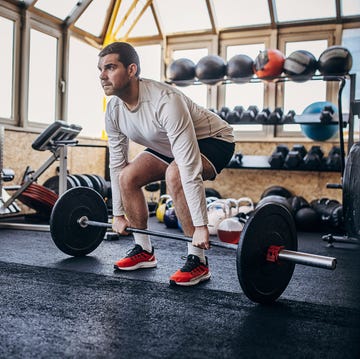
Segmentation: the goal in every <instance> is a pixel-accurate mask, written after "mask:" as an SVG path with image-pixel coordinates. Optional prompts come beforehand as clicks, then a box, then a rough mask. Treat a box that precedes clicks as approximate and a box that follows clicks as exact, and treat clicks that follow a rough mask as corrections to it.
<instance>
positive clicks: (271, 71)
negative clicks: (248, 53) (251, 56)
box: [254, 49, 285, 79]
mask: <svg viewBox="0 0 360 359" xmlns="http://www.w3.org/2000/svg"><path fill="white" fill-rule="evenodd" d="M284 62H285V56H284V54H283V53H282V52H281V51H280V50H277V49H268V50H264V51H260V53H259V54H258V55H257V56H256V58H255V61H254V70H255V74H256V76H257V77H259V78H264V79H266V78H269V77H275V76H279V75H281V73H282V72H283V69H284Z"/></svg>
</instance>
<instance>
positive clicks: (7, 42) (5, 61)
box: [0, 17, 14, 119]
mask: <svg viewBox="0 0 360 359" xmlns="http://www.w3.org/2000/svg"><path fill="white" fill-rule="evenodd" d="M0 34H1V37H0V48H1V56H0V79H1V81H0V118H4V119H11V118H13V106H12V104H13V92H14V88H13V84H14V81H13V79H14V21H12V20H9V19H6V18H4V17H0Z"/></svg>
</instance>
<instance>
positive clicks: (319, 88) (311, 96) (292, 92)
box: [283, 40, 327, 132]
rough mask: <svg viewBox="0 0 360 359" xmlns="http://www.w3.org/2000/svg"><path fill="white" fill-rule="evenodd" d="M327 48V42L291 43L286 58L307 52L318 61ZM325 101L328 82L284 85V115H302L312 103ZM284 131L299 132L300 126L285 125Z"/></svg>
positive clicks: (287, 43)
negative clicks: (292, 111)
mask: <svg viewBox="0 0 360 359" xmlns="http://www.w3.org/2000/svg"><path fill="white" fill-rule="evenodd" d="M326 48H327V40H314V41H294V42H290V41H289V42H286V45H285V56H289V55H290V54H291V53H292V52H294V51H297V50H307V51H309V52H310V53H312V54H313V55H314V56H315V58H316V59H318V58H319V56H320V54H321V53H322V52H323V51H324V50H325V49H326ZM325 100H326V82H324V81H321V80H318V81H306V82H302V83H299V82H292V81H288V82H286V83H285V84H284V106H283V110H284V114H286V113H287V112H288V111H289V110H294V111H295V113H296V114H298V115H300V114H302V112H303V110H304V109H305V108H306V107H307V106H308V105H310V104H311V103H313V102H317V101H325ZM283 131H288V132H299V131H300V125H284V126H283Z"/></svg>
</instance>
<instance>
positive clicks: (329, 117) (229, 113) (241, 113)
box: [211, 105, 335, 124]
mask: <svg viewBox="0 0 360 359" xmlns="http://www.w3.org/2000/svg"><path fill="white" fill-rule="evenodd" d="M211 111H213V112H215V113H217V114H218V115H219V116H220V117H221V118H222V119H223V120H225V121H227V122H228V123H230V124H238V123H261V124H291V123H295V122H294V121H295V116H296V112H295V111H294V110H289V111H288V112H287V113H286V114H285V113H284V111H283V109H282V108H281V107H275V109H274V110H271V109H270V108H269V107H265V108H263V109H262V110H260V109H259V108H258V107H257V106H256V105H250V106H248V108H247V109H246V110H245V108H244V107H243V106H241V105H237V106H235V107H234V108H233V109H232V110H231V109H230V108H229V107H227V106H223V107H221V109H220V110H214V109H211ZM334 115H335V112H334V109H333V107H332V106H324V108H323V109H322V111H321V112H320V113H319V116H318V119H319V121H320V123H322V124H329V123H331V122H333V120H334Z"/></svg>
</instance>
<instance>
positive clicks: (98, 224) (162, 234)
mask: <svg viewBox="0 0 360 359" xmlns="http://www.w3.org/2000/svg"><path fill="white" fill-rule="evenodd" d="M78 223H79V225H80V226H81V227H83V228H85V227H87V226H94V227H105V228H112V224H111V223H103V222H96V221H91V220H89V219H88V218H87V217H86V216H83V217H81V218H79V219H78ZM125 230H126V231H127V232H132V233H143V234H148V235H150V236H157V237H164V238H171V239H177V240H180V241H185V242H190V243H191V242H192V238H191V237H186V236H182V235H180V234H175V233H166V232H158V231H152V230H149V229H138V228H131V227H126V229H125ZM210 245H211V246H214V247H221V248H226V249H233V250H236V249H237V245H235V244H230V243H223V242H214V241H210Z"/></svg>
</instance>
